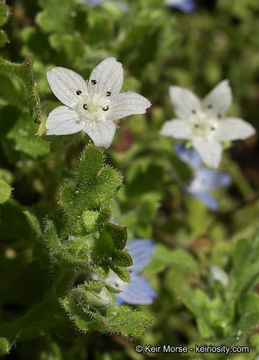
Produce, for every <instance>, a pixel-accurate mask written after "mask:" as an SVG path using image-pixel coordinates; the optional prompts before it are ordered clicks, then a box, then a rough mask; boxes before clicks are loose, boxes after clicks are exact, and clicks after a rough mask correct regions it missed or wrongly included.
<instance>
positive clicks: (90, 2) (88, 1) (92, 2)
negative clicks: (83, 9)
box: [80, 0, 129, 11]
mask: <svg viewBox="0 0 259 360" xmlns="http://www.w3.org/2000/svg"><path fill="white" fill-rule="evenodd" d="M103 1H104V0H80V2H83V3H84V4H85V5H86V6H88V7H94V6H96V5H99V4H101V3H102V2H103ZM106 1H107V0H106ZM108 1H109V2H111V3H114V4H116V5H117V6H119V7H120V8H121V9H122V10H123V11H129V8H128V6H127V5H126V4H124V3H123V2H122V1H116V0H108ZM108 1H107V2H108Z"/></svg>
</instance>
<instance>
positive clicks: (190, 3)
mask: <svg viewBox="0 0 259 360" xmlns="http://www.w3.org/2000/svg"><path fill="white" fill-rule="evenodd" d="M165 4H166V6H170V7H172V8H175V9H178V10H181V11H183V12H186V13H190V12H193V11H194V10H195V9H196V4H195V2H194V0H167V1H166V3H165Z"/></svg>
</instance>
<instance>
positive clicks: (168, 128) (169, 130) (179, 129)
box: [160, 120, 190, 139]
mask: <svg viewBox="0 0 259 360" xmlns="http://www.w3.org/2000/svg"><path fill="white" fill-rule="evenodd" d="M160 134H161V135H164V136H172V137H174V138H177V139H190V134H189V130H188V124H187V122H186V121H184V120H170V121H167V122H166V123H165V124H164V125H163V127H162V129H161V130H160Z"/></svg>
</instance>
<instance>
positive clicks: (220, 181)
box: [189, 168, 231, 192]
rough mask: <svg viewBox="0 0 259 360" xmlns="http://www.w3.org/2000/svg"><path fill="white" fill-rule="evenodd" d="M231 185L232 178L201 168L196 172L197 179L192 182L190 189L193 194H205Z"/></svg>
mask: <svg viewBox="0 0 259 360" xmlns="http://www.w3.org/2000/svg"><path fill="white" fill-rule="evenodd" d="M230 183H231V177H230V176H229V175H228V174H226V173H222V172H217V171H215V170H211V169H206V168H201V169H199V170H198V171H197V172H196V174H195V178H194V179H193V181H192V182H191V184H190V186H189V189H190V190H191V191H192V192H194V191H195V192H204V191H209V190H212V189H217V188H220V187H223V186H228V185H229V184H230Z"/></svg>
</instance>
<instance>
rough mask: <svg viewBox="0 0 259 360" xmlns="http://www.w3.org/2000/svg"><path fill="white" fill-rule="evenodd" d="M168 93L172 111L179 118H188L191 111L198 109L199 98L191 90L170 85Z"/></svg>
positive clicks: (199, 107) (199, 106)
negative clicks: (172, 106) (172, 107)
mask: <svg viewBox="0 0 259 360" xmlns="http://www.w3.org/2000/svg"><path fill="white" fill-rule="evenodd" d="M169 93H170V97H171V100H172V103H173V105H174V112H175V114H176V115H177V116H179V118H180V119H183V120H188V119H189V118H190V115H192V113H193V112H198V111H200V109H201V103H200V100H199V99H198V98H197V96H196V95H195V94H194V93H193V92H192V91H190V90H188V89H185V88H182V87H180V86H170V88H169Z"/></svg>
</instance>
